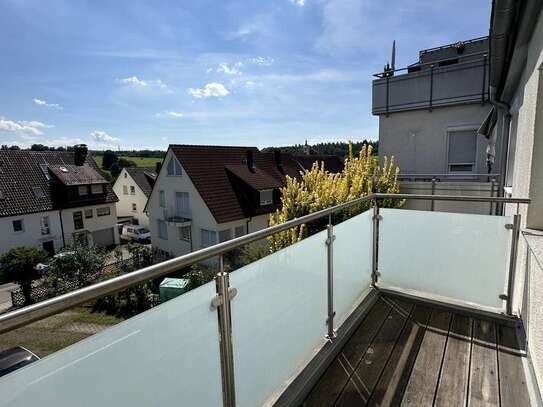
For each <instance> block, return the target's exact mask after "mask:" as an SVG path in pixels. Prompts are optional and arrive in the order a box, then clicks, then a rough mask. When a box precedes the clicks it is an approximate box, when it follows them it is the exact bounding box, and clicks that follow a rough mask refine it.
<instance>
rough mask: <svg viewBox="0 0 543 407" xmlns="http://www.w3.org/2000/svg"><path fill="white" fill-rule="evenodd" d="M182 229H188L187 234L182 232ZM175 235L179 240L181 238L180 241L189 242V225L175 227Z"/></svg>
mask: <svg viewBox="0 0 543 407" xmlns="http://www.w3.org/2000/svg"><path fill="white" fill-rule="evenodd" d="M183 230H184V231H188V233H187V234H184V233H183ZM177 237H178V238H179V240H181V241H182V242H190V241H191V230H190V226H178V227H177Z"/></svg>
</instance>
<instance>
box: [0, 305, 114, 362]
mask: <svg viewBox="0 0 543 407" xmlns="http://www.w3.org/2000/svg"><path fill="white" fill-rule="evenodd" d="M121 321H122V319H119V318H116V317H113V316H109V315H105V314H103V313H100V312H90V310H89V309H88V308H86V307H78V308H74V309H71V310H68V311H65V312H63V313H61V314H57V315H53V316H52V317H49V318H45V319H43V320H41V321H38V322H34V323H32V324H30V325H26V326H24V327H22V328H18V329H16V330H14V331H11V332H8V333H5V334H0V351H1V350H4V349H8V348H11V347H14V346H23V347H25V348H26V349H28V350H30V351H32V352H34V353H35V354H36V355H38V356H39V357H44V356H47V355H49V354H51V353H53V352H56V351H58V350H60V349H62V348H65V347H67V346H69V345H71V344H73V343H76V342H79V341H80V340H82V339H85V338H86V337H88V336H91V335H93V334H94V333H97V332H99V331H101V330H103V329H105V328H107V327H108V326H112V325H115V324H117V323H119V322H121Z"/></svg>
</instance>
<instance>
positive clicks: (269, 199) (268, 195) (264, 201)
mask: <svg viewBox="0 0 543 407" xmlns="http://www.w3.org/2000/svg"><path fill="white" fill-rule="evenodd" d="M272 203H273V189H264V190H262V191H260V205H270V204H272Z"/></svg>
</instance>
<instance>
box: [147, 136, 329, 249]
mask: <svg viewBox="0 0 543 407" xmlns="http://www.w3.org/2000/svg"><path fill="white" fill-rule="evenodd" d="M312 162H313V161H311V163H312ZM325 165H326V162H325ZM303 168H306V167H303V166H302V165H301V164H300V162H298V161H297V160H295V159H294V158H293V157H292V156H290V155H287V154H281V153H280V152H279V151H274V152H269V153H264V152H260V151H259V150H258V149H257V148H256V147H222V146H191V145H170V146H169V148H168V151H167V153H166V157H165V159H164V164H163V165H162V168H161V170H160V172H159V174H158V176H157V180H156V182H155V185H154V187H153V190H152V192H151V195H150V196H149V200H148V202H147V207H146V211H147V213H148V214H149V229H150V231H151V240H152V244H153V247H155V248H157V249H160V250H162V251H164V252H166V253H168V254H171V255H174V256H179V255H182V254H186V253H188V252H190V251H193V250H198V249H201V248H203V247H207V246H211V245H214V244H216V243H218V242H223V241H226V240H229V239H232V238H234V237H239V236H242V235H245V234H247V233H251V232H254V231H257V230H260V229H263V228H265V227H267V226H268V216H269V214H270V213H272V212H274V211H275V210H276V209H278V208H279V207H280V191H279V188H281V187H282V186H284V185H285V182H286V176H287V175H288V176H291V177H299V176H300V171H301V170H302V169H303Z"/></svg>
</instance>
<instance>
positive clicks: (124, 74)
mask: <svg viewBox="0 0 543 407" xmlns="http://www.w3.org/2000/svg"><path fill="white" fill-rule="evenodd" d="M490 3H491V1H490V0H475V1H474V0H469V1H467V0H466V1H464V0H388V1H376V0H266V1H263V0H257V1H229V0H225V1H217V0H210V1H207V0H197V1H188V0H182V1H157V0H155V1H138V0H130V1H120V0H116V1H105V0H104V1H98V0H93V1H91V0H89V1H83V0H80V1H78V0H65V1H60V0H48V1H43V0H2V2H1V5H0V53H1V55H2V61H1V62H0V83H1V86H0V89H1V91H0V143H1V144H19V145H29V144H32V143H43V144H49V145H70V144H74V143H78V142H85V143H87V144H89V145H90V146H92V147H93V148H108V147H113V148H117V147H118V146H120V148H122V149H125V148H136V149H138V148H160V149H165V148H166V146H167V145H168V144H169V143H188V144H222V145H228V144H232V145H256V146H258V147H265V146H278V145H289V144H296V143H303V142H304V140H306V139H307V140H308V141H309V142H310V143H315V142H319V141H332V140H334V141H335V140H348V139H352V140H362V139H364V138H373V139H375V138H377V136H378V119H377V118H376V117H373V116H372V115H371V79H372V76H371V74H372V73H375V72H378V71H380V70H381V69H382V67H383V65H384V64H385V63H386V62H387V60H388V59H389V54H390V47H391V43H392V40H393V39H395V40H396V48H397V58H396V65H397V67H400V66H405V65H407V64H409V63H412V62H415V61H416V59H417V55H418V51H419V49H424V48H430V47H434V46H439V45H442V44H447V43H451V42H456V41H458V40H462V39H469V38H474V37H478V36H482V35H487V34H488V25H489V16H490Z"/></svg>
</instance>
